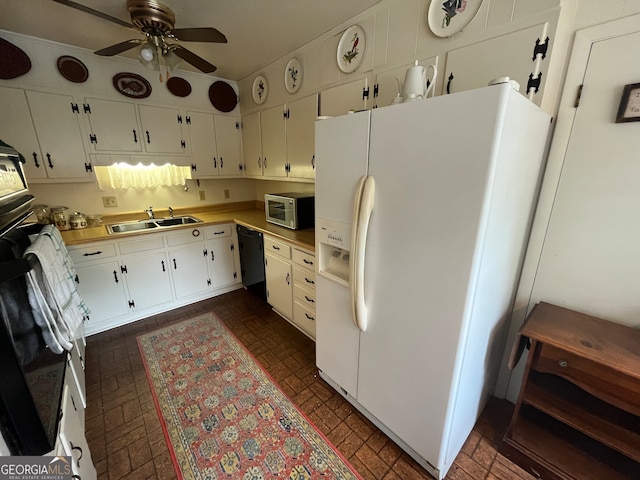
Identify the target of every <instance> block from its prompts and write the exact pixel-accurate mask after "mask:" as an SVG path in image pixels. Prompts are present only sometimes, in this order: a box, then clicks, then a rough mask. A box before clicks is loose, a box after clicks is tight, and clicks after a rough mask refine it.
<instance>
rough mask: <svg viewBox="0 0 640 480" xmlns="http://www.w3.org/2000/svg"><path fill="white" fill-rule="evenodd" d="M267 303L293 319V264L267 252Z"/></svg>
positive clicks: (265, 257) (265, 256) (265, 255)
mask: <svg viewBox="0 0 640 480" xmlns="http://www.w3.org/2000/svg"><path fill="white" fill-rule="evenodd" d="M264 259H265V277H266V281H267V301H268V302H269V304H270V305H271V306H272V307H273V308H275V309H276V310H277V311H278V312H280V313H281V314H282V315H284V316H285V317H287V318H289V319H291V318H292V317H293V289H292V286H291V285H292V282H293V280H292V276H291V264H290V263H289V262H286V261H284V260H282V259H281V258H278V257H276V256H273V255H272V254H270V253H267V252H265V254H264Z"/></svg>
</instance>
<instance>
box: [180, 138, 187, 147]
mask: <svg viewBox="0 0 640 480" xmlns="http://www.w3.org/2000/svg"><path fill="white" fill-rule="evenodd" d="M180 146H181V147H182V148H187V142H185V141H184V140H180Z"/></svg>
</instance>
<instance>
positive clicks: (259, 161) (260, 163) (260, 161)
mask: <svg viewBox="0 0 640 480" xmlns="http://www.w3.org/2000/svg"><path fill="white" fill-rule="evenodd" d="M34 155H35V153H34ZM258 168H262V159H261V158H260V157H258Z"/></svg>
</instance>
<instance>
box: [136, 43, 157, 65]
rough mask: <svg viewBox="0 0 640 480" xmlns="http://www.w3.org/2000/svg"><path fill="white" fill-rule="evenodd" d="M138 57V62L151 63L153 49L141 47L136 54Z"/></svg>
mask: <svg viewBox="0 0 640 480" xmlns="http://www.w3.org/2000/svg"><path fill="white" fill-rule="evenodd" d="M138 56H139V57H140V60H143V61H145V62H153V59H154V58H155V56H156V55H155V48H151V46H150V45H143V46H142V47H141V48H140V52H138Z"/></svg>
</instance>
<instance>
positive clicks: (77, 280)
mask: <svg viewBox="0 0 640 480" xmlns="http://www.w3.org/2000/svg"><path fill="white" fill-rule="evenodd" d="M74 280H75V281H76V283H77V284H78V285H80V278H79V277H78V274H76V277H75V278H74Z"/></svg>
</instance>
